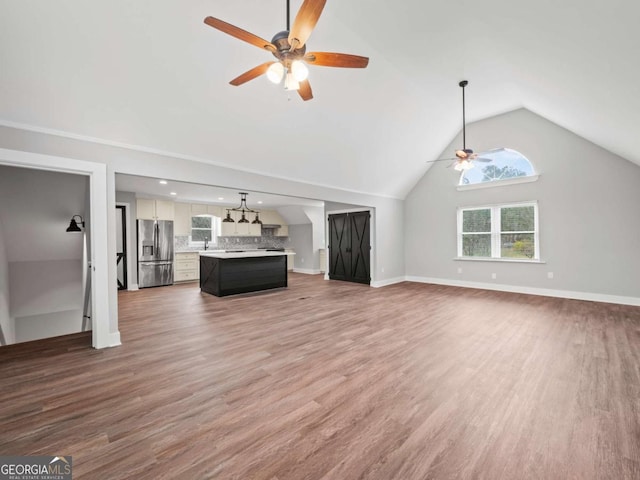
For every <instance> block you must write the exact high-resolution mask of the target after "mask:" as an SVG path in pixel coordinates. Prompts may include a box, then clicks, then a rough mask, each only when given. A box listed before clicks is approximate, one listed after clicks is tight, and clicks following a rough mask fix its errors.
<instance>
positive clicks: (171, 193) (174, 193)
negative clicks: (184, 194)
mask: <svg viewBox="0 0 640 480" xmlns="http://www.w3.org/2000/svg"><path fill="white" fill-rule="evenodd" d="M169 195H177V193H176V192H169Z"/></svg>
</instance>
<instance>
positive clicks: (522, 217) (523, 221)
mask: <svg viewBox="0 0 640 480" xmlns="http://www.w3.org/2000/svg"><path fill="white" fill-rule="evenodd" d="M500 222H501V227H502V231H503V232H522V231H525V232H533V230H534V224H535V222H534V213H533V205H529V206H527V207H507V208H502V209H501V211H500Z"/></svg>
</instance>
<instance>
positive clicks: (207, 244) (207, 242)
mask: <svg viewBox="0 0 640 480" xmlns="http://www.w3.org/2000/svg"><path fill="white" fill-rule="evenodd" d="M208 247H209V239H208V238H207V237H204V249H205V250H206V249H207V248H208Z"/></svg>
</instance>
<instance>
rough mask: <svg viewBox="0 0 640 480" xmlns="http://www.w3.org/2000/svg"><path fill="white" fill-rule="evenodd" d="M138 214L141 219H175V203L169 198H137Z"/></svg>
mask: <svg viewBox="0 0 640 480" xmlns="http://www.w3.org/2000/svg"><path fill="white" fill-rule="evenodd" d="M136 215H137V218H138V219H140V220H174V218H175V209H174V203H173V202H171V201H169V200H151V199H148V198H138V199H136Z"/></svg>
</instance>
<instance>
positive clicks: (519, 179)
mask: <svg viewBox="0 0 640 480" xmlns="http://www.w3.org/2000/svg"><path fill="white" fill-rule="evenodd" d="M538 178H540V175H529V176H528V177H513V178H505V179H504V180H493V181H491V182H482V183H471V184H469V185H462V184H458V185H457V186H456V188H457V189H458V191H459V192H462V191H464V190H477V189H478V188H493V187H506V186H507V185H517V184H519V183H529V182H536V181H538ZM460 179H461V180H462V176H461V177H460Z"/></svg>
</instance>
